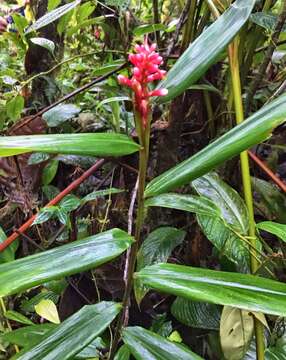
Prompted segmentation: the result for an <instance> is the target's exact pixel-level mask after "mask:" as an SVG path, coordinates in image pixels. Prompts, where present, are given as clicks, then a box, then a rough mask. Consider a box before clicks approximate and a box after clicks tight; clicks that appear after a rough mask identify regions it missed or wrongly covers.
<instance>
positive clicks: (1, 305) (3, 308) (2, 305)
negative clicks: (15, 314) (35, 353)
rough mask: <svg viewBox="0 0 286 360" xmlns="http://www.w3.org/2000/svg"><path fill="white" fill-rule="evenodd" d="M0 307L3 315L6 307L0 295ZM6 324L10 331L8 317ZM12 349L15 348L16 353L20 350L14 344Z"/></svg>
mask: <svg viewBox="0 0 286 360" xmlns="http://www.w3.org/2000/svg"><path fill="white" fill-rule="evenodd" d="M0 307H1V310H2V313H3V316H5V313H6V311H7V309H6V306H5V302H4V300H3V298H2V297H0ZM6 324H7V328H8V329H9V331H12V326H11V324H10V322H9V320H8V319H6ZM14 349H15V352H16V353H18V352H19V351H20V350H19V347H18V345H14Z"/></svg>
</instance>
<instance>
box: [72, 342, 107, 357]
mask: <svg viewBox="0 0 286 360" xmlns="http://www.w3.org/2000/svg"><path fill="white" fill-rule="evenodd" d="M106 348H107V344H106V343H105V342H104V341H103V340H102V338H101V337H97V338H95V339H94V340H93V341H92V342H91V343H90V344H88V345H87V346H86V347H85V348H84V349H83V350H81V352H79V353H78V354H76V356H75V359H83V360H87V359H91V360H93V359H94V360H97V359H100V356H101V352H102V350H103V349H106Z"/></svg>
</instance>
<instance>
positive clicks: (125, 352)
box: [114, 344, 130, 360]
mask: <svg viewBox="0 0 286 360" xmlns="http://www.w3.org/2000/svg"><path fill="white" fill-rule="evenodd" d="M129 359H130V351H129V349H128V346H127V345H125V344H124V345H122V346H121V348H120V349H119V350H118V351H117V353H116V355H115V357H114V360H129Z"/></svg>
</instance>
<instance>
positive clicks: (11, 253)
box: [0, 226, 19, 264]
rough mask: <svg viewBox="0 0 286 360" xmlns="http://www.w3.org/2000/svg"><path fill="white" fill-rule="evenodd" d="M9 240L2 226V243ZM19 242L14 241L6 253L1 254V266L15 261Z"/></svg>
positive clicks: (0, 228) (0, 229) (0, 235)
mask: <svg viewBox="0 0 286 360" xmlns="http://www.w3.org/2000/svg"><path fill="white" fill-rule="evenodd" d="M6 239H7V236H6V234H5V232H4V230H3V229H2V227H1V226H0V243H2V242H4V241H5V240H6ZM18 244H19V242H18V241H14V242H13V243H12V244H11V245H9V246H8V247H7V248H6V249H5V250H4V251H2V252H0V264H1V263H5V262H9V261H13V260H15V252H16V250H17V248H18Z"/></svg>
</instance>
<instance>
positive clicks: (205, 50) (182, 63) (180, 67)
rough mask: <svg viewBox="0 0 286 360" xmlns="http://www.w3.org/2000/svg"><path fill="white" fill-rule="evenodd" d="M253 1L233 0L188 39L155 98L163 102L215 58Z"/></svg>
mask: <svg viewBox="0 0 286 360" xmlns="http://www.w3.org/2000/svg"><path fill="white" fill-rule="evenodd" d="M254 4H255V0H236V1H235V2H234V3H233V5H231V6H230V7H229V9H227V10H226V11H225V13H224V14H222V15H221V16H220V17H219V18H218V20H216V21H215V22H214V23H213V24H212V25H211V26H209V27H208V28H207V29H206V30H205V31H203V33H202V34H201V35H200V36H199V37H198V38H197V39H196V40H195V41H193V42H192V43H191V45H190V46H189V47H188V49H187V50H186V51H185V52H184V53H183V55H182V56H181V57H180V58H179V60H178V61H177V62H176V64H175V65H174V66H173V67H172V69H171V70H170V71H169V72H168V74H167V77H166V79H165V80H163V81H162V82H161V83H160V84H159V86H158V88H167V89H168V94H167V95H166V96H162V97H160V98H158V101H160V102H166V101H169V100H172V99H174V98H175V97H176V96H178V95H180V94H182V93H183V92H184V91H185V90H187V89H188V87H189V86H190V85H192V84H194V83H195V82H196V81H197V80H199V79H200V78H201V77H202V75H203V74H204V73H205V72H206V71H207V70H208V69H209V68H210V67H211V66H212V65H213V64H215V63H216V62H217V61H218V59H219V58H220V57H221V54H222V51H223V50H224V49H225V48H226V46H227V45H228V44H229V43H230V42H231V40H232V39H233V38H234V36H235V35H236V34H237V33H238V31H239V30H240V29H241V28H242V26H243V25H244V24H245V23H246V21H247V19H248V18H249V15H250V14H251V10H252V8H253V6H254Z"/></svg>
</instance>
